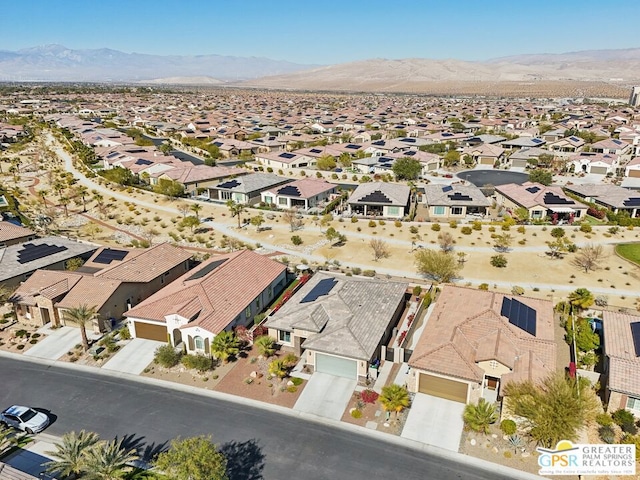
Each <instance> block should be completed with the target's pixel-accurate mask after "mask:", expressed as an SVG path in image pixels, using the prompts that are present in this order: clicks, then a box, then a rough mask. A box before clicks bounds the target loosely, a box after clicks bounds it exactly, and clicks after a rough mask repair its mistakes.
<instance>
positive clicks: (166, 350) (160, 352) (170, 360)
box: [153, 345, 182, 368]
mask: <svg viewBox="0 0 640 480" xmlns="http://www.w3.org/2000/svg"><path fill="white" fill-rule="evenodd" d="M181 356H182V354H181V353H180V352H177V351H176V349H175V348H174V347H172V346H171V345H161V346H159V347H158V348H156V352H155V355H154V357H153V361H154V363H157V364H158V365H160V366H161V367H165V368H171V367H175V366H176V365H177V364H178V363H180V357H181Z"/></svg>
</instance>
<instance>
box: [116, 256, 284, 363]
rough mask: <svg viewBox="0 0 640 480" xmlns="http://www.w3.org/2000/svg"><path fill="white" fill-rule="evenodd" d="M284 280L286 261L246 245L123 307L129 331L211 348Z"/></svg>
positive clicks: (191, 348) (194, 348) (200, 349)
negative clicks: (140, 300)
mask: <svg viewBox="0 0 640 480" xmlns="http://www.w3.org/2000/svg"><path fill="white" fill-rule="evenodd" d="M287 283H288V278H287V269H286V267H285V266H284V265H283V264H281V263H279V262H276V261H275V260H271V259H270V258H268V257H265V256H263V255H259V254H257V253H255V252H252V251H250V250H241V251H238V252H233V253H227V254H224V255H217V256H214V257H212V258H210V259H208V260H206V261H205V262H203V263H201V264H200V265H198V266H197V267H196V268H194V269H193V270H191V271H189V272H187V273H186V274H184V275H182V276H181V277H180V278H178V279H177V280H175V281H174V282H172V283H170V284H169V285H167V286H166V287H165V288H163V289H162V290H160V291H158V292H157V293H155V294H154V295H152V296H150V297H149V298H147V299H146V300H144V301H143V302H141V303H140V304H138V305H136V306H135V307H133V308H132V309H130V310H129V311H128V312H126V317H127V319H128V322H129V329H130V331H131V334H132V335H133V336H134V337H141V338H151V339H154V340H164V341H166V340H167V339H169V342H170V343H171V345H174V346H177V345H179V344H180V343H182V342H184V344H185V346H186V349H187V351H188V352H189V353H203V354H211V350H210V345H211V341H212V340H213V339H214V338H215V336H216V335H217V334H219V333H220V332H222V331H225V330H232V329H233V328H235V327H237V326H240V325H244V326H248V325H250V324H252V323H253V318H254V316H255V315H257V314H258V313H260V312H262V311H263V310H264V309H265V308H266V306H268V305H269V303H271V302H272V301H273V300H274V299H275V298H276V297H277V295H278V294H279V293H280V292H281V291H282V290H283V289H284V288H285V286H286V285H287Z"/></svg>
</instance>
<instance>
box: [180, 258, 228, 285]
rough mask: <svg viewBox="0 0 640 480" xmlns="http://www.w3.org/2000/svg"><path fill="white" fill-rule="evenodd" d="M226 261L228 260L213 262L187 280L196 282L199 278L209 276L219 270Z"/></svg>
mask: <svg viewBox="0 0 640 480" xmlns="http://www.w3.org/2000/svg"><path fill="white" fill-rule="evenodd" d="M226 261H227V259H226V258H225V259H222V260H216V261H215V262H211V263H210V264H208V265H206V266H204V267H202V268H201V269H200V270H198V271H197V272H196V273H194V274H193V275H191V276H190V277H189V278H187V280H196V279H198V278H202V277H204V276H205V275H208V274H209V273H211V272H213V271H214V270H215V269H216V268H218V267H219V266H220V265H222V264H223V263H224V262H226Z"/></svg>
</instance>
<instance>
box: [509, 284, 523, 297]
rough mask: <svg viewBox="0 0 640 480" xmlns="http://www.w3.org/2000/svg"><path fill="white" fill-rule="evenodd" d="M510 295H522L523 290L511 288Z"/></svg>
mask: <svg viewBox="0 0 640 480" xmlns="http://www.w3.org/2000/svg"><path fill="white" fill-rule="evenodd" d="M511 293H512V294H513V295H524V288H522V287H519V286H518V285H514V286H513V288H511Z"/></svg>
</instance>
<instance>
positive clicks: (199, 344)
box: [193, 336, 204, 350]
mask: <svg viewBox="0 0 640 480" xmlns="http://www.w3.org/2000/svg"><path fill="white" fill-rule="evenodd" d="M193 340H194V342H195V344H196V350H204V339H203V338H202V337H199V336H198V337H195V338H194V339H193Z"/></svg>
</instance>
